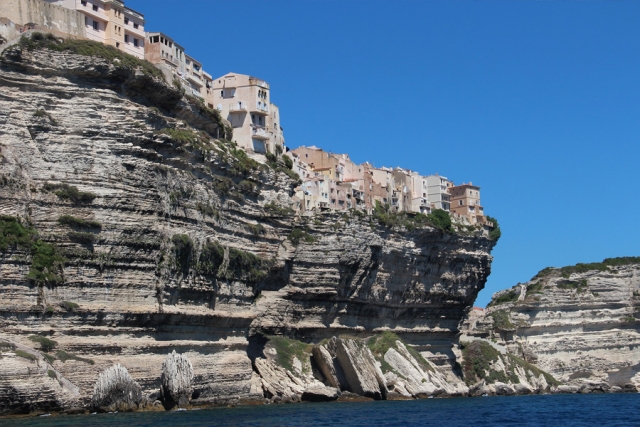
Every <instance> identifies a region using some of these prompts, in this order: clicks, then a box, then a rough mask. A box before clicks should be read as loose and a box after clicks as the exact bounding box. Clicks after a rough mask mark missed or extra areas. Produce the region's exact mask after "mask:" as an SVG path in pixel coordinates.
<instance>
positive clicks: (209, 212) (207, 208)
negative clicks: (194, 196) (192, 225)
mask: <svg viewBox="0 0 640 427" xmlns="http://www.w3.org/2000/svg"><path fill="white" fill-rule="evenodd" d="M196 210H197V211H198V212H200V213H201V214H202V215H206V216H210V217H213V218H216V219H219V218H220V213H219V212H218V210H217V209H216V208H214V207H213V206H211V205H208V204H205V203H201V202H198V203H196Z"/></svg>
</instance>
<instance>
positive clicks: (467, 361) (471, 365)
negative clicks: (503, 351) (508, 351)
mask: <svg viewBox="0 0 640 427" xmlns="http://www.w3.org/2000/svg"><path fill="white" fill-rule="evenodd" d="M462 357H463V361H462V373H463V376H464V379H465V381H466V383H467V384H468V385H472V384H475V383H477V382H478V381H480V380H482V379H486V380H487V382H490V381H491V382H495V381H496V378H495V375H494V376H493V377H491V378H488V375H489V373H490V372H492V370H491V365H492V364H493V363H494V362H497V361H498V359H499V358H500V353H499V352H498V350H496V349H495V348H493V347H492V346H491V344H489V343H487V342H484V341H472V342H470V343H465V344H464V347H463V348H462ZM503 375H504V374H503ZM503 382H506V377H505V378H504V379H503Z"/></svg>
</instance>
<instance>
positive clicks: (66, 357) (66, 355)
mask: <svg viewBox="0 0 640 427" xmlns="http://www.w3.org/2000/svg"><path fill="white" fill-rule="evenodd" d="M56 356H57V357H58V359H60V361H61V362H62V363H64V362H66V361H67V360H77V361H78V362H84V363H88V364H89V365H93V364H94V363H95V362H94V361H93V360H91V359H86V358H84V357H80V356H76V355H75V354H71V353H67V352H66V351H64V350H58V351H57V352H56Z"/></svg>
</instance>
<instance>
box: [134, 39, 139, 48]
mask: <svg viewBox="0 0 640 427" xmlns="http://www.w3.org/2000/svg"><path fill="white" fill-rule="evenodd" d="M133 45H134V46H135V47H138V39H137V38H135V37H134V38H133Z"/></svg>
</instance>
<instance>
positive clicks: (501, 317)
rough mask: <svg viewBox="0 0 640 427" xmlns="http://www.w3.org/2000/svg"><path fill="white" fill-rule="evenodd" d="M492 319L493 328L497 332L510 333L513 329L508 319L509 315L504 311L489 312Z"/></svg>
mask: <svg viewBox="0 0 640 427" xmlns="http://www.w3.org/2000/svg"><path fill="white" fill-rule="evenodd" d="M491 317H492V318H493V327H494V329H496V330H499V331H510V330H513V329H515V327H514V326H513V323H511V319H509V313H507V312H506V311H504V310H496V311H493V312H491Z"/></svg>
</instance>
